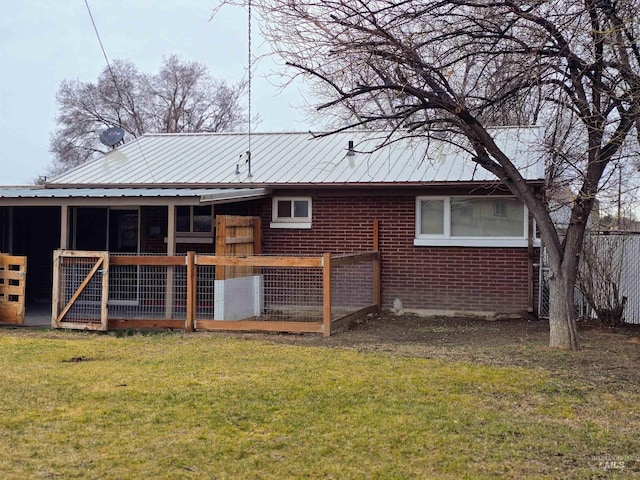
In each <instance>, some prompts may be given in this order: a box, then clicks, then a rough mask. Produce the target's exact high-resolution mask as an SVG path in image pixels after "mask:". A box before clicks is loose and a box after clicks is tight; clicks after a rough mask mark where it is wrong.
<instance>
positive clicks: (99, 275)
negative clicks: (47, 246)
mask: <svg viewBox="0 0 640 480" xmlns="http://www.w3.org/2000/svg"><path fill="white" fill-rule="evenodd" d="M53 278H54V283H53V306H52V315H51V327H52V328H70V329H81V330H105V331H106V330H107V326H108V324H107V300H108V297H109V253H108V252H82V251H67V250H56V251H55V252H54V254H53Z"/></svg>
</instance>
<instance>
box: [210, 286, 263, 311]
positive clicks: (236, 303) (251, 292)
mask: <svg viewBox="0 0 640 480" xmlns="http://www.w3.org/2000/svg"><path fill="white" fill-rule="evenodd" d="M214 292H215V294H214V309H213V318H214V319H215V320H244V319H247V318H252V317H257V316H260V315H261V314H262V310H263V307H264V277H263V276H262V275H252V276H249V277H240V278H230V279H227V280H216V281H215V287H214Z"/></svg>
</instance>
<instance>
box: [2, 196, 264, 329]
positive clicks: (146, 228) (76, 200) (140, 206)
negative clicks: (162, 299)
mask: <svg viewBox="0 0 640 480" xmlns="http://www.w3.org/2000/svg"><path fill="white" fill-rule="evenodd" d="M269 195H270V192H269V190H268V189H264V188H228V189H221V188H44V187H37V186H34V187H5V188H0V252H2V253H5V254H12V255H16V256H22V257H25V258H26V262H27V274H26V277H27V278H26V282H25V292H24V295H23V296H22V301H23V302H24V303H25V305H24V307H25V308H24V311H25V312H26V320H24V321H26V323H27V324H35V325H42V324H43V312H44V311H46V310H48V311H49V325H50V319H51V302H52V300H53V297H52V291H53V280H52V279H53V252H54V251H55V250H57V249H64V250H67V249H78V250H100V251H110V252H112V253H114V254H122V255H150V254H156V255H167V256H170V255H174V254H177V253H186V252H187V251H189V250H192V251H197V252H199V253H209V254H213V253H214V252H215V249H216V244H215V235H216V227H215V220H214V219H215V217H216V216H217V215H229V214H232V215H250V214H251V213H252V210H254V209H255V205H256V201H259V199H261V198H265V197H268V196H269Z"/></svg>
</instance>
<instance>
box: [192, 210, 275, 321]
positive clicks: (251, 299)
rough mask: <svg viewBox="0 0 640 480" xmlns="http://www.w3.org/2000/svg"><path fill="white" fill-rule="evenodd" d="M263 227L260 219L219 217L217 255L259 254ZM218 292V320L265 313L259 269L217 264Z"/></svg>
mask: <svg viewBox="0 0 640 480" xmlns="http://www.w3.org/2000/svg"><path fill="white" fill-rule="evenodd" d="M260 225H261V223H260V218H259V217H241V216H233V215H219V216H217V217H216V256H220V257H248V256H252V255H259V254H260V253H261V241H260V239H261V231H260ZM201 268H203V267H198V269H201ZM204 268H206V267H204ZM214 292H215V293H214V298H215V301H214V312H213V314H214V318H216V319H226V320H240V319H245V318H250V317H257V316H259V315H260V313H261V312H262V309H263V305H264V278H263V276H262V275H260V268H259V267H254V266H235V265H233V266H231V265H216V266H215V283H214Z"/></svg>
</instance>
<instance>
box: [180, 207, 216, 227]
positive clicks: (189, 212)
mask: <svg viewBox="0 0 640 480" xmlns="http://www.w3.org/2000/svg"><path fill="white" fill-rule="evenodd" d="M212 231H213V221H212V217H211V205H196V206H179V207H176V232H178V233H211V232H212Z"/></svg>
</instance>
